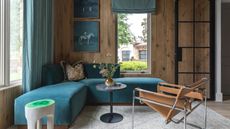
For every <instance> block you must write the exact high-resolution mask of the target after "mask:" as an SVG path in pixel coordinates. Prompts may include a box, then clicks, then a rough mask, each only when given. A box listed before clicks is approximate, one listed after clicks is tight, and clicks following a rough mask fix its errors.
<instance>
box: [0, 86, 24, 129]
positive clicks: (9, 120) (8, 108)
mask: <svg viewBox="0 0 230 129" xmlns="http://www.w3.org/2000/svg"><path fill="white" fill-rule="evenodd" d="M21 93H22V92H21V86H14V87H7V88H5V89H4V88H3V89H1V90H0V129H7V128H9V127H10V126H12V125H13V123H14V99H15V98H16V97H18V96H19V95H20V94H21Z"/></svg>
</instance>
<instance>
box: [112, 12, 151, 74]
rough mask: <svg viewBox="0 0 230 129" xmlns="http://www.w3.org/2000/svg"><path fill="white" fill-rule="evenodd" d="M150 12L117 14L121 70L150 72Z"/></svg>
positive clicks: (118, 53)
mask: <svg viewBox="0 0 230 129" xmlns="http://www.w3.org/2000/svg"><path fill="white" fill-rule="evenodd" d="M149 28H150V17H149V14H147V13H145V14H124V13H119V14H117V36H118V37H117V42H118V50H117V58H118V59H117V60H118V63H119V64H120V68H121V72H148V71H149V69H150V68H149V65H148V64H149V60H150V59H149V54H148V53H149V50H150V49H149V48H150V43H149V42H150V39H149V38H150V29H149Z"/></svg>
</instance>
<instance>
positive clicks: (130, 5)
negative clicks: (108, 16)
mask: <svg viewBox="0 0 230 129" xmlns="http://www.w3.org/2000/svg"><path fill="white" fill-rule="evenodd" d="M112 11H113V12H115V13H155V12H156V0H112Z"/></svg>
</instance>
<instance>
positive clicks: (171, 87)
mask: <svg viewBox="0 0 230 129" xmlns="http://www.w3.org/2000/svg"><path fill="white" fill-rule="evenodd" d="M207 82H208V79H207V78H202V79H201V80H199V81H197V82H195V83H193V84H191V85H186V86H185V85H176V84H169V83H164V82H162V83H159V84H158V86H157V92H151V91H147V90H144V89H140V88H136V89H134V91H133V106H132V129H134V108H135V100H140V102H142V103H144V104H146V105H147V106H149V107H150V108H152V109H153V110H155V111H157V112H159V113H160V114H161V115H162V116H163V117H164V118H165V122H166V124H168V123H170V122H174V123H176V124H178V123H180V122H182V121H184V129H186V125H187V124H188V123H187V121H186V117H187V116H188V115H189V114H190V113H191V112H192V111H194V109H196V108H197V107H198V106H199V105H200V104H202V103H204V105H205V112H204V121H205V122H204V129H205V128H206V125H207V104H206V102H207V98H206V86H205V84H206V83H207ZM180 112H183V113H184V115H183V117H182V118H181V119H179V120H177V121H176V120H174V119H173V117H174V116H176V115H177V114H178V113H180ZM190 125H192V124H190ZM193 126H195V125H193ZM196 127H197V126H196Z"/></svg>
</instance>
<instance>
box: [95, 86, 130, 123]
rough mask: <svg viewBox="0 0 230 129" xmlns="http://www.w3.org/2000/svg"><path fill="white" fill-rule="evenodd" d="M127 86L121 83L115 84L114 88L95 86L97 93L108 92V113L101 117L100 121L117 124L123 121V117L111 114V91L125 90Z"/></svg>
mask: <svg viewBox="0 0 230 129" xmlns="http://www.w3.org/2000/svg"><path fill="white" fill-rule="evenodd" d="M126 87H127V85H125V84H122V83H116V84H115V85H114V86H110V87H108V86H106V85H105V84H98V85H96V89H97V90H99V91H104V92H109V100H110V112H109V113H106V114H104V115H102V116H101V117H100V120H101V121H103V122H105V123H117V122H120V121H122V120H123V116H122V115H121V114H118V113H114V112H113V91H116V90H122V89H125V88H126Z"/></svg>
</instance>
